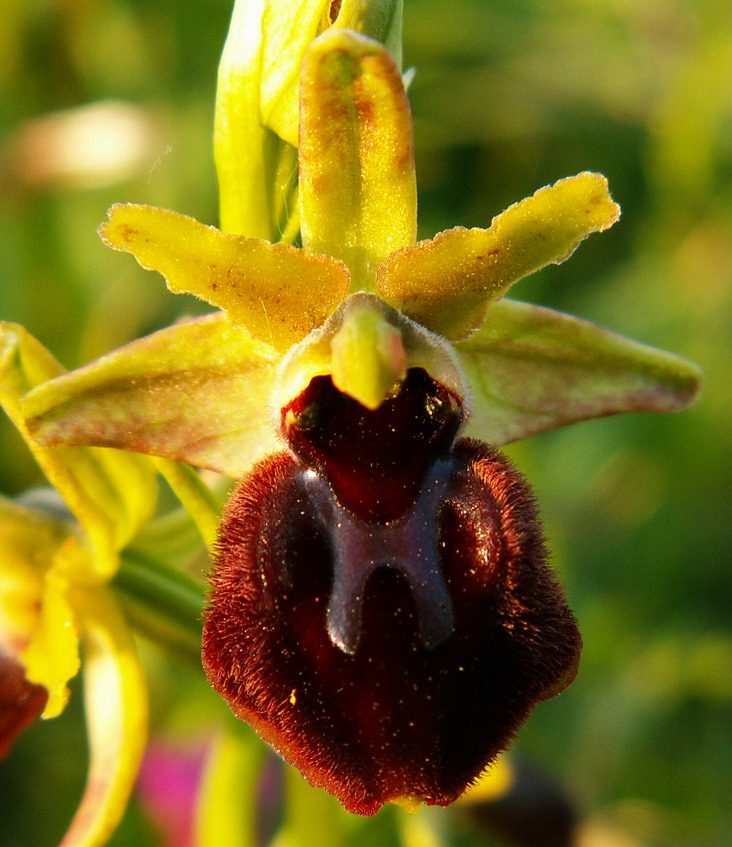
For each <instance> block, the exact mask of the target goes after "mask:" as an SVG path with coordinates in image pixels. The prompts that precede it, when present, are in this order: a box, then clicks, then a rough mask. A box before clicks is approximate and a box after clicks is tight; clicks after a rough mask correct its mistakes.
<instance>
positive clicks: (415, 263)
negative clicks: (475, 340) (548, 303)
mask: <svg viewBox="0 0 732 847" xmlns="http://www.w3.org/2000/svg"><path fill="white" fill-rule="evenodd" d="M619 214H620V208H619V207H618V205H617V204H616V203H614V202H613V200H612V198H611V197H610V194H609V193H608V188H607V180H606V179H605V177H604V176H602V175H601V174H596V173H589V172H585V173H581V174H578V175H577V176H573V177H567V178H566V179H562V180H559V182H557V183H555V184H554V185H550V186H546V187H545V188H541V189H539V190H538V191H537V192H536V193H535V194H533V195H532V196H531V197H528V198H527V199H525V200H521V201H520V202H519V203H515V204H514V205H513V206H510V207H509V208H508V209H506V211H505V212H503V213H502V214H500V215H498V216H497V217H495V218H494V219H493V221H492V223H491V226H490V227H489V228H488V229H464V228H462V227H458V228H456V229H451V230H447V231H445V232H441V233H439V235H437V236H435V238H433V239H430V240H428V241H420V242H419V243H418V244H416V245H414V246H413V247H407V248H406V249H404V250H402V251H401V252H398V253H395V254H394V255H392V256H390V257H389V258H388V259H387V260H386V261H385V262H384V263H383V264H382V265H381V267H380V268H379V271H378V276H377V293H378V294H380V295H381V296H382V297H383V298H384V299H385V300H387V301H388V302H389V303H392V304H393V305H394V306H396V308H398V309H401V310H402V311H403V312H405V313H406V314H407V315H409V317H411V318H414V320H416V321H418V322H419V323H422V324H424V325H425V326H426V327H428V328H429V329H431V330H432V331H433V332H437V333H439V334H440V335H444V336H445V337H446V338H449V339H451V340H459V339H461V338H465V337H466V336H468V335H469V334H470V333H471V332H473V331H474V330H476V329H477V328H478V327H480V326H481V324H482V323H483V320H484V318H485V314H486V309H487V308H488V306H489V304H490V303H491V302H493V301H495V300H497V299H498V298H500V297H502V296H503V295H504V294H505V293H506V291H507V290H508V289H509V288H510V287H511V286H512V285H513V284H514V283H515V282H517V281H518V280H519V279H522V278H523V277H525V276H526V275H527V274H530V273H533V272H534V271H537V270H539V269H540V268H542V267H544V266H545V265H548V264H552V263H555V264H556V263H559V262H563V261H564V260H565V259H567V258H568V257H569V256H570V255H571V254H572V253H573V252H574V250H575V249H576V248H577V247H578V246H579V244H580V242H581V241H583V240H584V239H585V238H586V237H587V236H588V235H590V234H591V233H593V232H601V231H602V230H605V229H607V228H608V227H610V226H612V225H613V223H615V221H616V220H617V219H618V216H619Z"/></svg>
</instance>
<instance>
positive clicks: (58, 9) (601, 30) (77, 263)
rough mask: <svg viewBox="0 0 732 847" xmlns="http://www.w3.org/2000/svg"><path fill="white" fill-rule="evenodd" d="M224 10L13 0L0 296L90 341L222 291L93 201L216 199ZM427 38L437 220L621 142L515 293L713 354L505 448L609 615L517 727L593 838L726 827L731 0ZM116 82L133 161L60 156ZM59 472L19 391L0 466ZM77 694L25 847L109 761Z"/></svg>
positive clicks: (172, 718) (533, 12)
mask: <svg viewBox="0 0 732 847" xmlns="http://www.w3.org/2000/svg"><path fill="white" fill-rule="evenodd" d="M229 13H230V5H229V2H228V0H178V2H174V0H153V2H151V0H82V2H73V0H37V2H35V3H27V2H25V0H5V2H4V4H3V13H2V17H3V20H2V26H1V27H0V92H1V93H0V189H1V190H2V204H1V206H0V256H1V257H2V259H1V261H0V316H1V317H2V318H4V319H8V320H14V321H18V322H20V323H23V324H25V325H26V326H27V327H28V328H29V329H30V331H31V332H32V333H33V334H34V335H36V337H38V338H39V339H41V340H42V341H43V342H44V343H45V344H46V345H47V346H48V347H49V348H50V349H52V350H53V351H54V352H55V353H56V355H57V356H58V357H59V358H60V359H61V360H62V361H63V362H64V364H66V365H67V366H69V367H73V366H76V365H78V364H81V363H83V362H85V361H88V360H89V359H90V358H92V357H94V356H97V355H99V354H101V353H103V352H105V351H107V350H109V349H112V348H114V347H116V346H119V345H120V344H121V343H124V342H125V341H127V340H129V339H131V338H133V337H136V336H138V335H140V334H143V333H145V332H148V331H150V330H152V329H155V328H157V327H159V326H162V325H164V324H166V323H169V322H170V321H171V320H173V319H175V318H176V317H178V316H179V315H180V314H181V313H182V310H184V309H188V310H191V311H192V310H195V309H197V308H198V307H197V306H196V305H195V304H193V303H192V302H190V303H187V302H185V301H183V300H181V299H180V298H175V297H172V296H170V295H169V294H167V293H166V292H165V289H164V285H163V283H162V280H161V279H159V278H157V277H156V276H154V275H152V274H147V273H145V272H143V271H141V270H140V269H139V268H138V267H137V266H136V265H135V264H134V263H133V262H132V261H131V260H128V259H125V258H123V257H120V256H119V255H116V254H113V253H112V252H111V251H109V250H107V249H106V248H105V247H104V246H103V245H102V244H101V242H100V241H99V240H98V238H97V237H96V235H95V229H96V227H97V225H98V224H99V222H100V221H101V220H102V219H103V218H104V216H105V212H106V209H107V207H108V206H109V205H111V203H112V202H115V201H134V202H143V203H151V204H154V205H158V206H166V207H169V208H175V209H177V210H178V211H181V212H184V213H187V214H190V215H194V216H196V217H197V218H199V219H200V220H203V221H208V222H210V223H214V222H215V221H216V189H215V178H214V171H213V165H212V162H211V142H210V137H211V123H212V112H213V93H214V86H215V73H216V64H217V62H218V56H219V53H220V49H221V46H222V45H223V41H224V37H225V34H226V29H227V24H228V17H229ZM405 64H406V66H410V65H414V66H415V67H416V68H417V75H416V77H415V79H414V82H413V83H412V86H411V89H410V96H411V99H412V104H413V110H414V115H415V124H416V127H415V129H416V143H417V168H418V182H419V186H420V225H421V227H422V232H421V235H422V236H423V237H427V236H431V235H432V234H433V233H434V232H436V231H438V230H441V229H444V228H447V227H450V226H454V225H456V224H464V225H467V226H486V225H487V224H488V222H489V221H490V219H491V217H492V216H493V215H494V214H497V213H498V212H499V211H501V210H502V209H503V208H505V206H507V205H508V204H510V203H512V202H514V201H515V200H517V199H519V198H522V197H525V196H527V195H529V194H531V193H532V192H533V191H534V190H535V188H537V187H538V186H541V185H544V184H546V183H548V182H553V181H555V180H556V179H558V178H560V177H562V176H565V175H567V174H573V173H577V172H579V171H581V170H586V169H591V170H598V171H601V172H603V173H604V174H606V176H607V177H608V178H609V181H610V186H611V189H612V190H613V193H614V196H615V198H616V199H617V200H618V202H620V204H621V205H622V207H623V210H624V215H623V218H622V220H621V222H620V224H618V225H617V226H616V227H615V228H614V229H612V230H611V231H610V232H608V233H606V234H604V235H603V236H602V237H595V238H593V239H591V240H590V241H589V242H587V243H586V244H585V245H583V247H582V248H581V250H580V251H579V252H578V253H577V254H576V255H575V256H574V257H573V259H572V260H571V261H570V262H569V263H567V264H566V265H562V266H561V267H558V268H551V269H548V270H545V271H543V272H542V273H540V274H538V275H536V276H534V277H532V278H531V279H529V280H526V281H525V282H522V283H520V286H519V287H518V288H517V289H515V292H514V296H516V297H518V298H520V299H526V300H530V301H534V302H538V303H542V304H545V305H549V306H553V307H555V308H560V309H564V310H566V311H569V312H572V313H574V314H577V315H580V316H582V317H585V318H588V319H591V320H594V321H596V322H597V323H599V324H601V325H604V326H607V327H609V328H611V329H613V330H616V331H618V332H622V333H624V334H627V335H630V336H632V337H634V338H637V339H639V340H642V341H645V342H648V343H651V344H656V345H658V346H661V347H665V348H667V349H669V350H673V351H675V352H678V353H681V354H683V355H686V356H688V357H689V358H692V359H694V360H695V361H696V362H698V363H699V364H700V365H701V366H702V367H703V368H704V369H705V371H706V375H707V376H706V391H705V394H704V396H703V398H702V400H701V402H700V403H699V404H698V405H697V406H696V407H695V408H693V409H692V410H690V411H688V412H685V413H683V414H681V415H678V416H670V417H655V416H626V417H622V418H614V419H607V420H603V421H595V422H590V423H585V424H582V425H580V426H576V427H573V428H570V429H568V430H565V431H559V432H556V433H551V434H547V435H544V436H541V437H538V438H534V439H532V440H530V441H528V442H525V443H522V444H520V445H514V446H513V447H512V448H511V449H510V452H511V454H512V455H513V456H514V457H515V458H516V459H517V461H518V462H519V464H520V466H521V467H522V469H523V470H524V471H525V473H526V475H527V476H528V477H529V478H530V479H531V480H532V481H533V483H534V485H535V487H536V490H537V493H538V495H539V498H540V501H541V503H542V504H543V511H544V515H545V519H546V524H547V531H548V534H549V536H550V539H551V545H552V548H553V550H554V560H555V564H556V566H557V568H558V569H559V570H560V571H561V572H562V575H563V579H564V581H565V584H566V585H567V588H568V593H569V595H570V599H571V604H572V606H573V607H574V609H575V611H576V613H577V616H578V617H579V619H580V622H581V625H582V629H583V632H584V637H585V643H586V646H585V652H584V658H583V664H582V668H581V673H580V677H579V679H578V681H577V682H576V683H575V684H574V686H573V687H572V688H571V689H570V690H569V691H568V692H567V693H565V694H564V695H562V697H561V698H559V699H558V700H554V701H551V702H549V703H547V704H544V705H542V706H541V707H539V709H537V711H536V713H535V714H534V715H533V716H532V718H531V719H530V721H529V723H528V724H527V726H526V727H525V729H524V731H523V732H522V734H521V737H520V739H519V742H518V743H517V745H516V750H517V752H518V753H519V754H520V755H521V756H522V757H524V758H526V759H528V760H530V761H531V762H533V763H534V764H536V765H538V766H540V767H541V768H542V769H544V770H545V771H546V772H548V773H550V774H552V775H553V776H554V777H555V778H556V779H557V780H559V781H560V782H561V783H562V784H563V785H564V786H565V788H566V790H567V792H568V793H569V795H570V796H571V797H572V798H573V799H574V800H575V802H576V803H577V805H578V807H579V809H580V810H581V814H582V816H583V819H584V824H583V836H582V837H583V838H584V839H585V841H583V842H582V843H583V845H584V844H586V845H594V847H600V845H603V847H613V846H614V847H692V845H693V847H723V845H728V844H729V843H730V842H732V771H731V769H730V767H729V762H730V761H732V720H731V715H732V624H731V621H732V577H731V576H730V570H729V565H730V559H731V558H732V556H730V552H731V550H732V544H731V543H730V542H731V539H730V534H731V531H732V530H731V526H732V521H730V507H731V506H732V503H731V502H730V500H731V499H732V498H730V491H731V490H732V485H731V483H730V480H731V479H732V449H731V448H732V435H731V434H730V433H731V432H732V429H731V428H730V424H729V421H730V420H731V419H732V392H731V391H730V390H729V387H728V382H729V376H728V374H729V370H728V367H729V366H728V357H729V350H730V344H731V342H732V82H731V80H732V12H730V8H729V5H728V2H727V0H650V2H644V3H636V2H634V0H593V1H592V2H588V0H556V2H553V3H545V2H541V0H451V2H450V3H444V2H437V0H407V3H406V15H405ZM108 100H112V101H116V102H118V103H121V104H125V110H124V111H123V112H121V113H120V114H121V115H122V118H121V120H122V123H121V124H120V125H119V128H118V129H115V130H114V131H113V132H112V137H111V138H107V139H106V140H104V141H103V142H102V144H101V149H104V150H106V151H107V152H108V155H109V156H110V157H111V158H112V160H113V161H111V163H110V162H107V163H106V164H104V163H103V164H102V165H100V166H99V167H98V168H97V169H96V170H95V171H94V172H93V173H90V169H91V165H92V163H93V158H94V157H93V156H92V155H91V154H90V153H89V152H88V151H86V150H85V149H83V148H81V147H80V146H79V145H78V144H76V143H75V142H74V143H72V145H71V150H70V153H71V154H72V159H73V158H74V155H73V154H76V155H75V158H76V159H77V160H79V161H77V163H76V165H75V167H74V168H72V169H71V170H68V169H66V170H64V169H63V168H62V167H61V165H60V164H59V154H58V142H57V136H55V135H54V125H49V124H47V123H45V124H44V123H38V121H39V119H41V118H42V116H46V115H48V114H49V113H54V112H58V111H59V110H67V109H75V108H77V107H80V106H83V105H85V104H88V103H97V102H99V101H108ZM105 124H106V125H107V126H109V122H108V121H107V119H106V118H105V119H104V120H102V125H105ZM56 131H57V128H56ZM115 145H117V147H118V148H119V150H118V155H117V159H116V160H115V159H114V157H113V156H112V154H113V153H114V151H115V150H116V149H117V147H116V146H115ZM97 146H99V145H97ZM110 151H111V152H110ZM120 159H124V160H125V161H120ZM38 482H39V476H38V472H37V470H36V469H35V467H34V466H33V463H32V460H30V458H29V456H28V454H27V453H26V451H25V449H24V448H23V447H22V445H21V442H20V440H19V438H17V437H16V435H15V434H14V433H13V432H12V431H11V429H10V427H9V426H7V425H6V423H5V421H3V422H2V423H1V428H0V489H2V491H3V492H4V493H6V494H10V495H15V494H17V493H19V492H21V491H23V490H24V489H26V488H28V487H30V486H33V485H35V484H38ZM147 653H148V654H149V655H148V660H149V662H150V664H151V667H152V668H153V669H154V680H155V682H154V684H153V691H152V695H153V706H154V725H155V727H156V728H157V729H159V730H160V731H161V732H162V731H164V732H165V733H166V734H167V735H168V736H174V737H176V738H179V739H180V738H187V739H189V740H191V741H193V742H195V741H196V739H197V738H198V737H199V736H198V734H197V733H198V730H199V729H200V727H201V725H202V721H203V720H204V719H203V718H202V717H201V716H202V715H208V714H210V713H217V714H219V715H220V713H221V710H220V707H219V706H218V704H217V703H215V701H214V700H213V699H212V698H211V697H210V696H209V695H208V693H207V692H206V690H205V687H204V686H203V685H202V684H201V683H200V682H196V680H198V679H199V678H200V674H196V673H195V671H193V672H192V671H191V670H190V669H188V668H185V667H182V666H181V667H178V666H177V665H173V666H170V665H169V664H168V663H167V662H166V661H165V659H164V658H163V657H162V656H161V655H160V654H159V653H158V652H157V651H156V650H155V649H154V648H150V649H148V650H147ZM74 701H75V703H76V706H75V707H74V708H72V709H70V710H69V711H68V713H66V714H64V715H63V716H62V717H61V718H59V719H57V720H55V721H52V722H50V723H47V724H44V725H39V726H36V727H35V728H34V729H33V730H32V731H31V732H29V733H28V734H27V735H26V736H25V737H24V738H23V739H21V741H20V742H19V743H18V745H17V747H16V749H15V751H14V753H13V755H12V756H11V757H10V759H9V760H8V761H6V762H5V763H3V764H2V765H1V766H0V845H2V847H10V845H14V847H26V845H29V846H30V845H33V847H45V845H49V846H50V845H52V844H54V843H55V842H56V840H57V839H58V837H59V835H60V833H61V832H62V831H63V826H64V823H65V822H66V821H67V820H68V818H69V816H70V813H71V810H72V809H73V805H74V803H75V801H76V799H77V798H78V794H79V791H80V789H81V785H82V783H83V777H84V773H83V767H84V764H85V757H84V755H83V747H84V740H83V728H82V723H81V715H80V713H79V711H80V710H79V706H78V702H79V698H78V697H76V698H74ZM391 814H392V813H391V812H390V811H388V810H387V812H385V813H382V815H385V819H387V818H388V817H389V815H391ZM382 830H383V833H384V835H383V843H385V844H386V843H389V834H388V826H387V824H386V823H385V824H384V825H383V826H382V827H381V828H379V825H377V826H376V829H375V830H374V831H373V833H374V834H373V835H372V836H371V839H372V841H371V843H377V840H378V837H379V836H378V835H377V834H378V833H380V832H382ZM460 838H462V841H460ZM460 838H458V841H459V843H461V844H462V843H469V844H479V843H482V844H488V843H490V844H493V843H494V842H493V841H488V840H481V839H483V838H484V837H483V836H480V837H478V836H477V835H476V834H475V833H473V834H472V835H470V834H469V835H463V836H460ZM485 838H487V836H485ZM603 838H604V839H605V840H602V839H603ZM147 843H149V844H157V843H162V842H161V841H160V840H159V835H158V834H157V833H156V832H155V830H154V828H153V826H152V825H151V823H150V822H149V820H148V818H147V816H146V815H145V813H144V812H143V811H142V809H141V807H140V806H138V805H137V804H135V805H133V807H132V808H131V811H130V813H129V814H128V817H127V819H126V821H125V824H124V826H123V828H122V829H121V830H120V832H119V833H118V834H117V835H116V836H115V839H114V841H113V844H116V845H120V847H121V845H127V844H141V845H142V844H147ZM416 843H417V842H415V844H416Z"/></svg>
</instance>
